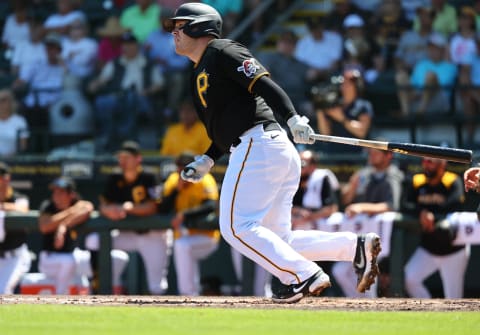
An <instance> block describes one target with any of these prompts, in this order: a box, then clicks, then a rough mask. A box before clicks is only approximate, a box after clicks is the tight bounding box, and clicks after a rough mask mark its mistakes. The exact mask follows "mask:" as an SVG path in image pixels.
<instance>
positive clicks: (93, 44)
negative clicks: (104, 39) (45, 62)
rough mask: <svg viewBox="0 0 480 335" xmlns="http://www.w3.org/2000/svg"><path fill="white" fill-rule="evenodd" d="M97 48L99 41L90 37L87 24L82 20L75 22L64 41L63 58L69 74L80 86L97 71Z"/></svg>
mask: <svg viewBox="0 0 480 335" xmlns="http://www.w3.org/2000/svg"><path fill="white" fill-rule="evenodd" d="M97 48H98V45H97V41H95V40H94V39H93V38H91V37H89V36H88V26H87V23H86V22H85V21H83V20H80V19H77V20H75V21H73V22H72V24H70V26H69V30H68V36H67V37H66V38H65V39H64V41H63V48H62V58H63V60H64V62H65V66H66V68H67V71H68V74H69V75H70V76H71V77H73V78H74V79H75V80H76V81H77V82H78V84H79V85H81V84H82V83H83V81H84V80H85V79H86V78H89V77H90V76H91V75H92V74H93V72H94V71H95V65H96V62H97Z"/></svg>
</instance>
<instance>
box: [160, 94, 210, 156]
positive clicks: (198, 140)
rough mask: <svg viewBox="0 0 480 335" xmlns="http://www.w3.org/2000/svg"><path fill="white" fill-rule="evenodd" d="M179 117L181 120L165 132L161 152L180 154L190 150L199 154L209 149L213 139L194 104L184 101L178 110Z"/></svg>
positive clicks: (168, 154) (173, 154)
mask: <svg viewBox="0 0 480 335" xmlns="http://www.w3.org/2000/svg"><path fill="white" fill-rule="evenodd" d="M178 117H179V122H178V123H176V124H173V125H171V126H169V127H168V128H167V131H166V132H165V136H164V138H163V140H162V147H161V150H160V154H162V155H165V156H178V155H180V154H181V153H182V152H185V151H189V152H192V153H194V154H196V155H199V154H203V153H204V152H205V151H207V149H208V147H209V146H210V144H211V141H210V138H209V137H208V135H207V130H206V129H205V126H204V125H203V123H201V122H200V121H199V120H198V116H197V112H196V111H195V107H194V106H193V104H192V103H191V102H189V101H186V102H184V103H183V104H182V105H181V106H180V108H179V110H178Z"/></svg>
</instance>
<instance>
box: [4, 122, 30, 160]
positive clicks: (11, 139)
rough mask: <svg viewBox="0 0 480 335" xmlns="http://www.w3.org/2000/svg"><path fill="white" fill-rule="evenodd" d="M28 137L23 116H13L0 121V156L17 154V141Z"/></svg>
mask: <svg viewBox="0 0 480 335" xmlns="http://www.w3.org/2000/svg"><path fill="white" fill-rule="evenodd" d="M28 137H29V133H28V126H27V121H25V118H24V117H23V116H21V115H18V114H13V115H12V116H10V117H9V118H8V119H6V120H1V119H0V143H1V145H0V156H11V155H14V154H15V153H17V139H19V138H28Z"/></svg>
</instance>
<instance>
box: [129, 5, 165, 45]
mask: <svg viewBox="0 0 480 335" xmlns="http://www.w3.org/2000/svg"><path fill="white" fill-rule="evenodd" d="M160 11H161V9H160V7H159V6H158V5H157V4H156V3H155V2H154V0H135V4H133V5H131V6H130V7H127V8H125V9H124V10H123V12H122V14H121V15H120V23H121V25H122V27H123V28H125V29H128V30H130V31H131V32H132V33H133V35H134V36H135V37H136V38H137V40H138V41H139V42H140V43H143V42H145V39H146V38H147V37H148V35H150V33H152V32H153V31H155V30H157V29H158V26H159V24H160V23H159V22H158V18H159V17H160Z"/></svg>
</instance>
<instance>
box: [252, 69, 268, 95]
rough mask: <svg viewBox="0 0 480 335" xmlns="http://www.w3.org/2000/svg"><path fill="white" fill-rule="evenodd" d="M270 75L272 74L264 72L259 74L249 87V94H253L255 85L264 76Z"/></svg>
mask: <svg viewBox="0 0 480 335" xmlns="http://www.w3.org/2000/svg"><path fill="white" fill-rule="evenodd" d="M269 75H270V73H268V72H262V73H260V74H258V75H257V76H256V77H255V78H253V80H252V82H251V83H250V84H249V85H248V92H250V93H252V88H253V85H254V84H255V83H256V82H257V80H258V79H260V78H261V77H263V76H269Z"/></svg>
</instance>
